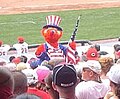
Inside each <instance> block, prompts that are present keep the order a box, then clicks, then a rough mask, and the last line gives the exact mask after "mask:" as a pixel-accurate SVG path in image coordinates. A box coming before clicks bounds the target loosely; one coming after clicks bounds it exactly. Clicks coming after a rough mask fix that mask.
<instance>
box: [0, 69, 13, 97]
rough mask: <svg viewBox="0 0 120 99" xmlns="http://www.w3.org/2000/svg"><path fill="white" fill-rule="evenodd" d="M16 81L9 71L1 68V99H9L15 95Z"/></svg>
mask: <svg viewBox="0 0 120 99" xmlns="http://www.w3.org/2000/svg"><path fill="white" fill-rule="evenodd" d="M13 90H14V79H13V75H12V73H11V72H10V71H9V69H7V68H5V67H0V99H9V97H11V96H12V95H13Z"/></svg>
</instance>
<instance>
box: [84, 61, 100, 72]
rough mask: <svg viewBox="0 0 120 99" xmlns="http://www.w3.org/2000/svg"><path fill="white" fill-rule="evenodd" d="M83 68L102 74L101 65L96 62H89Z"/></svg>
mask: <svg viewBox="0 0 120 99" xmlns="http://www.w3.org/2000/svg"><path fill="white" fill-rule="evenodd" d="M83 68H89V69H91V70H92V71H94V72H95V73H97V74H100V73H101V65H100V63H99V62H98V61H96V60H88V61H87V62H86V64H85V65H83Z"/></svg>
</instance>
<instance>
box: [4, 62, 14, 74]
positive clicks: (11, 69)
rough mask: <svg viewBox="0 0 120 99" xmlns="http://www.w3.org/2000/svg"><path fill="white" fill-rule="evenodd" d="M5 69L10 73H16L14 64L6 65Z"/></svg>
mask: <svg viewBox="0 0 120 99" xmlns="http://www.w3.org/2000/svg"><path fill="white" fill-rule="evenodd" d="M5 67H6V68H8V69H9V70H10V71H11V72H14V71H16V64H15V63H7V64H6V65H5Z"/></svg>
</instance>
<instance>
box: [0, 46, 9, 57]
mask: <svg viewBox="0 0 120 99" xmlns="http://www.w3.org/2000/svg"><path fill="white" fill-rule="evenodd" d="M9 49H10V46H9V45H7V44H4V45H2V46H1V47H0V58H3V59H6V58H7V55H8V51H9Z"/></svg>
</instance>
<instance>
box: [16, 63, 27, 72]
mask: <svg viewBox="0 0 120 99" xmlns="http://www.w3.org/2000/svg"><path fill="white" fill-rule="evenodd" d="M24 69H27V65H26V63H23V62H20V63H18V64H17V66H16V70H18V71H21V70H24Z"/></svg>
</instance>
